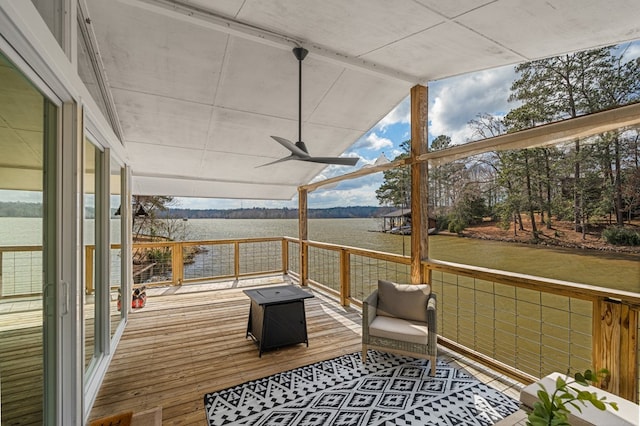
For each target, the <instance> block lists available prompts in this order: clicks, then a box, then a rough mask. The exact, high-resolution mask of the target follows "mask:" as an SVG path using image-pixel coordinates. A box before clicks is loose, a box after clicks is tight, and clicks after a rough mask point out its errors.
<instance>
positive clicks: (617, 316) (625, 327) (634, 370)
mask: <svg viewBox="0 0 640 426" xmlns="http://www.w3.org/2000/svg"><path fill="white" fill-rule="evenodd" d="M592 346H593V363H594V367H595V369H596V371H597V370H600V369H601V368H606V369H607V370H609V376H608V377H607V378H606V379H605V380H604V381H603V382H602V383H601V384H600V388H602V389H604V390H606V391H608V392H611V393H613V394H616V395H618V396H620V397H622V398H625V399H628V400H630V401H633V402H636V403H637V402H638V382H637V377H638V308H636V307H632V306H629V305H627V304H622V303H620V302H617V301H612V300H608V299H605V298H598V299H596V300H595V301H594V302H593V344H592Z"/></svg>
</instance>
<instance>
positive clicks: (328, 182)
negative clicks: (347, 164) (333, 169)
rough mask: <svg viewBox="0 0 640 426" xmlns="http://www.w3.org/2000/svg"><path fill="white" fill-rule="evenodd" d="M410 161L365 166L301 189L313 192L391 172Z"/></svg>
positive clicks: (404, 159) (403, 160) (303, 186)
mask: <svg viewBox="0 0 640 426" xmlns="http://www.w3.org/2000/svg"><path fill="white" fill-rule="evenodd" d="M409 161H410V160H409V159H408V158H403V159H402V160H397V161H393V162H391V163H387V164H382V165H380V166H371V167H366V166H365V167H363V168H361V169H359V170H356V171H355V172H351V173H347V174H346V175H342V176H336V177H332V178H329V179H325V180H322V181H318V182H313V183H310V184H308V185H302V186H300V188H303V189H306V190H307V191H309V192H311V191H315V190H316V189H318V188H321V187H323V186H326V185H331V184H334V183H339V182H342V181H343V180H349V179H355V178H359V177H363V176H368V175H370V174H373V173H379V172H384V171H385V170H390V169H393V168H394V167H401V166H405V165H407V164H409Z"/></svg>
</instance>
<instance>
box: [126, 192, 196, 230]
mask: <svg viewBox="0 0 640 426" xmlns="http://www.w3.org/2000/svg"><path fill="white" fill-rule="evenodd" d="M132 199H133V210H132V214H133V234H134V239H140V238H142V236H145V237H147V238H151V240H154V239H170V240H173V239H180V238H183V237H184V234H185V232H186V231H185V225H184V223H183V221H182V218H178V217H174V216H171V215H168V214H167V213H168V211H169V208H170V207H171V206H172V205H173V203H174V200H173V197H166V196H160V195H157V196H148V195H134V196H133V197H132Z"/></svg>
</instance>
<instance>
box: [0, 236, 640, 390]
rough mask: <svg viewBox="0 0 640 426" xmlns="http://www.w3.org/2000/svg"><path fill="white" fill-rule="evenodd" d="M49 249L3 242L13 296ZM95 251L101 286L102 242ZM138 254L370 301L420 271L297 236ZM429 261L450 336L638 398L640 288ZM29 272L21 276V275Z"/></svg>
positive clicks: (537, 369) (179, 271) (0, 259)
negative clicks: (282, 278)
mask: <svg viewBox="0 0 640 426" xmlns="http://www.w3.org/2000/svg"><path fill="white" fill-rule="evenodd" d="M118 249H119V247H118V246H117V245H113V246H112V251H115V252H117V250H118ZM40 250H41V249H40V248H39V247H35V246H33V247H3V248H1V249H0V266H3V268H4V269H2V268H0V273H1V274H2V275H1V277H0V278H2V281H0V285H1V287H0V288H2V291H3V292H2V295H3V296H7V295H9V293H11V292H12V291H15V292H16V294H31V293H37V290H39V289H40V288H41V285H42V281H41V277H36V276H35V275H37V274H35V275H34V272H33V271H31V268H32V266H33V265H36V264H38V259H39V256H40V259H41V254H40V253H41V251H40ZM301 250H304V251H305V256H304V257H302V256H301ZM86 256H87V257H86V259H87V265H88V267H87V268H86V276H85V282H86V291H87V292H88V293H91V292H92V291H93V287H94V286H93V273H92V267H91V266H90V265H92V262H93V247H92V246H88V247H87V250H86ZM301 259H304V260H303V262H304V264H303V265H301ZM40 262H41V260H40ZM133 262H134V267H133V273H134V282H135V283H143V282H144V283H145V284H146V285H167V284H173V285H188V284H189V283H195V282H201V281H205V280H213V279H229V278H236V279H238V278H241V277H248V276H255V275H265V274H273V273H288V274H291V275H293V276H296V277H301V276H306V277H308V279H307V282H306V283H303V284H304V285H307V284H311V285H314V286H319V287H322V288H323V289H324V290H325V291H327V292H330V293H332V294H334V295H335V296H336V297H337V298H339V300H340V302H341V303H342V304H343V305H349V304H350V303H354V304H357V305H360V304H361V301H362V300H363V299H364V298H365V297H366V296H367V295H369V294H370V293H371V292H372V291H373V290H374V288H376V285H377V280H378V279H387V280H393V281H397V282H408V281H409V276H410V258H409V257H406V256H400V255H395V254H389V253H382V252H377V251H372V250H365V249H360V248H355V247H347V246H339V245H335V244H327V243H320V242H315V241H304V242H302V245H301V243H300V241H299V240H297V239H293V238H289V237H274V238H249V239H237V240H215V241H187V242H174V241H170V242H166V241H165V242H158V243H137V244H134V245H133ZM29 265H31V266H29ZM302 268H306V271H305V273H304V274H303V273H302V272H303V270H302ZM423 268H424V269H425V270H424V276H428V277H430V283H431V285H432V287H433V290H434V292H435V293H436V294H437V296H438V316H439V317H438V322H439V331H440V343H441V344H443V345H447V346H449V347H452V348H453V349H455V350H458V351H461V352H464V353H465V354H467V355H470V356H473V357H475V358H477V359H479V360H482V361H485V362H487V363H488V364H491V365H492V366H493V367H497V368H500V369H502V370H504V371H505V372H507V373H508V374H511V375H512V376H515V377H518V378H519V379H521V380H523V381H525V382H526V381H530V380H533V379H535V378H539V377H543V376H545V375H547V374H549V373H550V372H553V371H561V372H564V371H567V369H571V370H572V371H576V370H584V369H586V368H607V369H608V370H609V371H610V372H611V374H610V377H609V379H608V381H607V383H606V384H605V385H606V388H607V389H608V390H609V391H612V392H614V393H616V394H619V395H621V396H623V397H625V398H627V399H630V400H632V401H635V402H638V400H639V396H640V395H639V389H640V386H639V384H640V373H639V372H640V366H639V363H640V353H639V346H638V335H639V334H640V324H639V321H638V313H639V311H640V295H639V294H635V293H629V292H623V291H616V290H612V289H607V288H600V287H594V286H589V285H581V284H575V283H569V282H563V281H558V280H550V279H543V278H539V277H533V276H528V275H523V274H514V273H507V272H504V271H497V270H490V269H486V268H479V267H472V266H467V265H460V264H454V263H448V262H439V261H427V262H423ZM37 269H38V270H39V271H41V267H38V268H37ZM7 271H13V272H11V273H10V274H7ZM112 275H114V274H113V273H112ZM115 275H117V274H115ZM23 276H24V277H31V278H24V279H22V278H19V277H23ZM7 277H9V278H7ZM38 279H39V280H40V281H38ZM21 280H22V281H24V283H23V284H22V285H21V286H18V285H16V284H15V283H16V282H21ZM27 282H30V283H29V284H28V285H27ZM7 283H11V284H9V285H8V284H7ZM112 284H113V283H112Z"/></svg>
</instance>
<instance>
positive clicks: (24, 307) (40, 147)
mask: <svg viewBox="0 0 640 426" xmlns="http://www.w3.org/2000/svg"><path fill="white" fill-rule="evenodd" d="M45 105H47V100H46V99H45V98H44V97H43V96H42V94H40V92H38V91H37V90H36V89H35V88H34V87H33V86H32V85H31V84H30V82H29V81H27V80H26V79H25V78H24V77H23V75H22V74H21V73H20V72H19V71H18V70H17V69H16V68H15V67H14V66H13V64H11V63H10V62H9V61H8V60H7V59H6V58H5V57H4V56H3V55H2V53H0V159H1V160H0V211H1V212H2V214H0V216H1V217H0V348H1V349H0V413H1V414H0V423H1V424H3V425H5V424H7V425H13V424H43V389H44V382H45V380H44V377H45V372H44V356H45V350H44V340H43V336H44V331H43V321H44V318H43V310H44V305H43V302H42V300H43V299H42V293H43V282H44V281H43V276H44V275H43V271H44V272H45V274H46V273H47V266H46V265H45V263H44V262H43V259H46V258H47V256H51V255H52V253H51V252H49V251H48V250H47V249H46V246H44V247H45V249H44V250H43V239H44V236H43V212H44V211H45V210H44V207H45V206H43V198H44V192H43V180H44V173H43V171H44V158H45V156H44V150H45V140H47V141H51V142H50V143H53V144H55V131H56V129H55V126H53V128H47V129H46V130H45V122H44V117H45V108H44V107H45ZM48 111H49V112H50V113H52V114H53V116H54V117H55V114H56V109H55V107H51V106H48ZM54 122H55V121H54ZM48 132H52V133H53V137H48ZM48 143H49V142H48ZM54 197H55V195H54Z"/></svg>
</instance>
